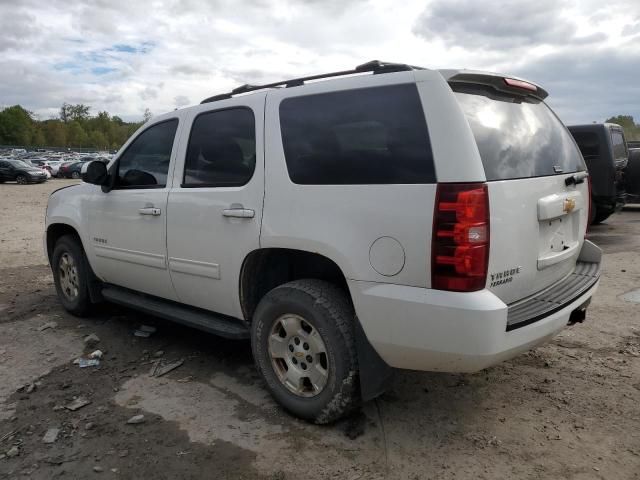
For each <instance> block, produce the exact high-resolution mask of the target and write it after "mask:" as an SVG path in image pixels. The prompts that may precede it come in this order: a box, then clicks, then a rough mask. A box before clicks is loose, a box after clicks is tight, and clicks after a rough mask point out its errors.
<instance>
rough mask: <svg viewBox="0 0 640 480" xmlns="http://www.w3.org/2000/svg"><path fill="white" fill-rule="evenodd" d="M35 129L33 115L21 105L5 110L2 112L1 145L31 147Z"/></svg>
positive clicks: (0, 120) (0, 114) (0, 115)
mask: <svg viewBox="0 0 640 480" xmlns="http://www.w3.org/2000/svg"><path fill="white" fill-rule="evenodd" d="M33 129H34V121H33V114H32V113H31V112H29V111H28V110H25V109H24V108H22V107H21V106H20V105H14V106H12V107H8V108H5V109H4V110H3V111H2V112H0V143H3V144H8V145H29V144H30V143H31V136H32V135H33Z"/></svg>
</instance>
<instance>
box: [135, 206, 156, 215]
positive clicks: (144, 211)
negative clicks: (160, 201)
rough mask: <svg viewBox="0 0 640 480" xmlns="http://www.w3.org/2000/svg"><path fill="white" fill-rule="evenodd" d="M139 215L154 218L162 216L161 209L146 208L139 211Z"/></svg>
mask: <svg viewBox="0 0 640 480" xmlns="http://www.w3.org/2000/svg"><path fill="white" fill-rule="evenodd" d="M138 213H139V214H140V215H153V216H154V217H157V216H158V215H160V213H161V211H160V209H159V208H155V207H145V208H141V209H139V210H138Z"/></svg>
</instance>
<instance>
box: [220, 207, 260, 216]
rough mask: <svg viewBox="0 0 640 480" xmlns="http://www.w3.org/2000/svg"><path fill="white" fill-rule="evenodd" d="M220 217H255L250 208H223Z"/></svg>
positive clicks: (253, 211)
mask: <svg viewBox="0 0 640 480" xmlns="http://www.w3.org/2000/svg"><path fill="white" fill-rule="evenodd" d="M222 215H223V216H224V217H232V218H253V217H255V216H256V212H255V210H251V209H250V208H225V209H224V210H223V211H222Z"/></svg>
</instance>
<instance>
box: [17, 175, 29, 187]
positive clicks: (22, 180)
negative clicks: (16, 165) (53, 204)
mask: <svg viewBox="0 0 640 480" xmlns="http://www.w3.org/2000/svg"><path fill="white" fill-rule="evenodd" d="M16 182H18V183H19V184H20V185H26V184H27V183H28V181H27V177H26V176H25V175H18V176H17V177H16Z"/></svg>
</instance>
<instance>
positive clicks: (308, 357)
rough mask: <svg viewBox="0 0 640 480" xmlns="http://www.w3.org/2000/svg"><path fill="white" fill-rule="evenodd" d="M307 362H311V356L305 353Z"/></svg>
mask: <svg viewBox="0 0 640 480" xmlns="http://www.w3.org/2000/svg"><path fill="white" fill-rule="evenodd" d="M307 362H309V363H311V362H313V357H312V356H311V355H307Z"/></svg>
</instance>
